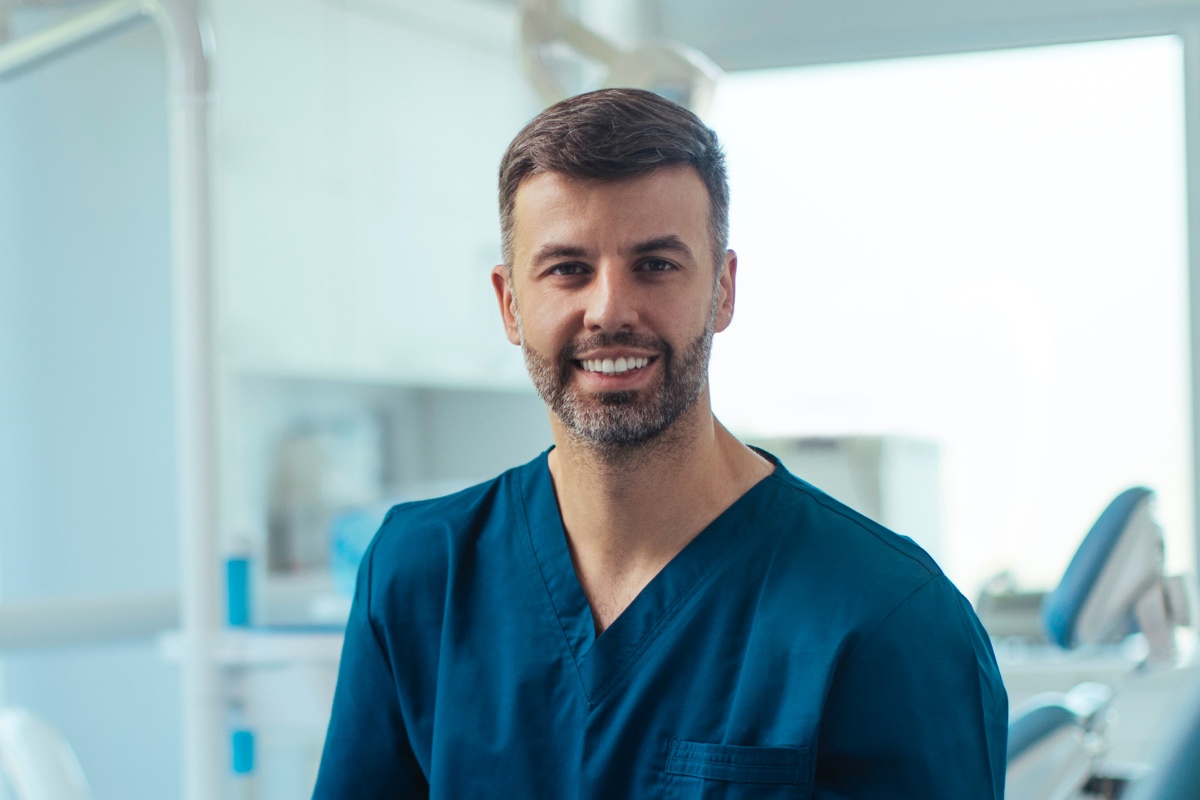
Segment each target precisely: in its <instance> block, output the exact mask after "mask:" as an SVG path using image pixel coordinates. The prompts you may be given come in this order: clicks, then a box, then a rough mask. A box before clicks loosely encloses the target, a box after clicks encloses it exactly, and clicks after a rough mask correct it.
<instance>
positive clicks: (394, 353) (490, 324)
mask: <svg viewBox="0 0 1200 800" xmlns="http://www.w3.org/2000/svg"><path fill="white" fill-rule="evenodd" d="M214 5H215V8H214V18H215V25H216V31H217V40H218V42H219V48H218V50H217V55H216V59H215V61H214V69H215V76H216V80H215V88H216V92H217V98H218V105H217V114H216V118H215V127H214V136H213V141H214V165H215V175H214V179H215V183H216V215H215V220H216V225H215V228H216V229H215V234H216V241H217V248H216V257H217V270H218V275H219V279H220V283H219V298H220V301H219V307H220V323H221V324H220V326H219V329H220V331H221V334H220V335H221V340H220V352H221V354H222V355H223V356H224V357H225V358H226V359H232V360H234V361H236V363H238V364H239V365H243V366H246V367H249V368H251V369H258V370H262V371H265V372H272V373H288V374H296V375H304V376H308V377H339V376H340V377H356V378H374V379H380V380H402V381H405V382H412V383H420V384H425V385H431V384H433V385H436V384H447V385H460V386H461V385H473V386H480V385H488V386H493V387H505V386H507V387H513V386H519V385H523V384H524V381H525V378H524V370H523V368H522V364H521V358H520V353H519V351H518V350H517V348H514V347H513V346H512V345H510V344H509V343H508V342H507V341H506V340H505V339H504V336H503V334H502V331H501V327H500V323H499V313H498V311H497V308H496V301H495V299H494V295H493V292H492V289H491V283H490V279H489V272H490V269H491V267H492V266H493V265H494V264H495V263H496V262H497V261H498V260H499V224H498V216H497V210H496V173H497V167H498V165H499V161H500V158H501V156H502V155H503V151H504V148H505V147H506V146H507V144H508V142H509V141H510V140H511V139H512V137H513V136H514V135H515V134H516V133H517V131H518V130H520V128H521V126H522V125H524V123H525V122H526V121H527V120H528V119H529V118H530V117H532V116H533V114H535V113H536V112H537V110H538V106H537V105H536V103H535V101H534V99H533V96H532V92H531V91H530V90H529V89H528V88H527V84H526V81H525V79H524V77H523V76H522V74H521V72H520V68H519V64H518V59H517V46H516V41H517V30H516V11H515V9H513V8H511V7H508V6H504V5H501V4H496V3H489V2H479V1H472V0H454V2H439V3H436V4H421V5H418V4H416V3H410V2H403V1H401V0H385V1H383V2H356V1H352V2H345V3H338V4H334V3H332V2H318V1H317V0H287V1H286V2H284V0H256V1H255V2H246V0H218V1H217V2H216V3H215V4H214Z"/></svg>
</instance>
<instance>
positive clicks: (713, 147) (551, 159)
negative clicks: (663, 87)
mask: <svg viewBox="0 0 1200 800" xmlns="http://www.w3.org/2000/svg"><path fill="white" fill-rule="evenodd" d="M676 165H689V166H691V167H694V168H695V170H696V172H698V173H699V174H700V178H701V180H703V181H704V185H705V187H706V188H707V189H708V199H709V234H710V237H711V239H712V246H713V261H714V262H715V264H716V267H717V272H718V273H719V272H720V265H721V263H722V262H723V260H724V257H725V251H726V248H727V247H728V245H729V180H728V178H727V177H726V175H725V154H724V153H723V152H722V151H721V144H720V142H718V141H717V135H716V134H715V133H713V132H712V131H711V130H710V129H709V128H708V127H706V126H705V125H704V123H703V122H701V121H700V118H699V117H697V116H696V115H695V114H693V113H692V112H691V111H688V110H687V109H686V108H684V107H683V106H680V105H677V104H675V103H672V102H671V101H670V100H666V99H664V98H662V97H660V96H658V95H656V94H654V93H653V92H647V91H644V90H641V89H601V90H599V91H596V92H588V93H587V94H581V95H577V96H575V97H570V98H567V99H566V100H563V101H562V102H560V103H556V104H555V105H552V106H550V108H547V109H546V110H545V111H543V112H542V113H540V114H538V115H537V116H536V117H534V118H533V120H532V121H530V123H529V124H528V125H526V126H525V127H524V128H523V129H522V130H521V132H520V133H518V134H517V137H516V138H515V139H513V141H512V144H510V145H509V146H508V150H507V151H506V152H505V153H504V158H503V159H501V161H500V234H501V242H502V246H503V253H504V263H505V265H506V266H507V267H508V268H509V269H511V268H512V257H513V252H512V248H513V241H512V240H513V208H514V206H515V205H516V198H517V189H518V188H520V185H521V181H523V180H524V179H525V178H527V177H529V176H531V175H537V174H539V173H542V172H559V173H562V174H564V175H567V176H569V177H573V178H593V179H598V180H619V179H622V178H631V177H635V176H638V175H643V174H646V173H650V172H653V171H655V170H657V169H662V168H663V167H670V166H676Z"/></svg>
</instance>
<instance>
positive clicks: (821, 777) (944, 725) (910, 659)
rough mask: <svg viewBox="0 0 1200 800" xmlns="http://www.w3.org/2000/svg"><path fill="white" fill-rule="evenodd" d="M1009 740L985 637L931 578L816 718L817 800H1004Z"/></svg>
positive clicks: (845, 674)
mask: <svg viewBox="0 0 1200 800" xmlns="http://www.w3.org/2000/svg"><path fill="white" fill-rule="evenodd" d="M1007 736H1008V697H1007V694H1006V693H1005V691H1004V684H1003V681H1002V680H1001V677H1000V673H999V670H998V668H997V667H996V661H995V657H994V656H993V653H992V648H991V645H990V643H989V642H988V639H987V635H986V633H985V632H984V630H983V627H982V626H981V625H980V624H979V620H978V618H977V617H976V616H975V613H974V611H973V610H972V609H971V607H970V605H969V604H968V603H967V601H966V599H965V598H963V596H962V595H961V594H959V593H958V591H957V590H955V589H954V587H953V585H951V584H950V583H949V581H947V580H946V579H945V578H944V577H942V576H937V577H934V578H931V579H930V580H929V581H928V582H927V583H925V584H923V585H922V586H921V587H920V588H918V589H916V590H915V591H914V592H913V593H912V594H911V595H909V596H908V598H907V599H905V600H904V601H903V602H902V603H901V604H900V605H899V606H898V607H897V608H896V609H895V610H893V611H892V613H891V614H890V615H889V616H888V617H887V618H885V619H884V620H883V621H882V622H881V623H880V624H879V626H878V627H877V628H876V629H875V630H874V631H873V632H872V633H870V634H869V635H868V637H867V638H866V639H865V640H864V641H863V642H862V643H861V644H860V645H858V647H857V649H855V650H854V651H852V652H851V653H849V654H848V655H847V656H846V658H845V661H844V663H843V664H842V666H841V668H840V669H839V671H838V673H837V675H836V677H835V679H834V682H833V684H832V686H831V687H830V690H829V694H828V696H827V699H826V704H825V709H824V713H823V715H822V722H821V729H820V734H819V741H818V754H817V774H816V779H817V792H816V794H815V797H816V798H820V799H821V800H834V798H853V799H854V800H872V798H880V799H881V800H882V799H883V798H886V799H887V800H904V799H906V798H912V800H918V799H919V800H962V798H966V797H970V798H973V800H1003V797H1004V771H1005V749H1006V743H1007Z"/></svg>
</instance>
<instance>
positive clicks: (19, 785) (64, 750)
mask: <svg viewBox="0 0 1200 800" xmlns="http://www.w3.org/2000/svg"><path fill="white" fill-rule="evenodd" d="M0 768H2V769H3V771H4V775H5V776H6V777H7V778H8V780H9V783H10V785H11V786H12V789H13V791H14V792H15V793H16V798H17V800H92V792H91V789H89V788H88V783H87V779H86V778H84V776H83V769H82V768H81V767H80V766H79V761H78V759H76V758H75V752H74V751H73V750H72V749H71V746H70V745H68V744H67V742H66V740H65V739H63V738H62V736H61V735H60V734H59V733H58V731H56V730H55V729H54V728H53V727H51V726H50V725H49V724H47V723H46V722H43V721H42V720H40V719H38V718H37V717H35V716H33V715H32V714H30V713H29V712H28V711H26V710H25V709H22V708H6V709H0Z"/></svg>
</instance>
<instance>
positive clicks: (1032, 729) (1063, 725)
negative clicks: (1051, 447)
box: [1005, 487, 1200, 800]
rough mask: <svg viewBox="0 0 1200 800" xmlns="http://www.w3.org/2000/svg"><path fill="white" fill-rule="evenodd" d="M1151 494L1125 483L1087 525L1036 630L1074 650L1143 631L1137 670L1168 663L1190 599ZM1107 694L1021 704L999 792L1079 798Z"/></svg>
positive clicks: (1016, 797) (1036, 798) (1021, 799)
mask: <svg viewBox="0 0 1200 800" xmlns="http://www.w3.org/2000/svg"><path fill="white" fill-rule="evenodd" d="M1153 501H1154V493H1153V492H1152V491H1151V490H1149V489H1145V488H1142V487H1136V488H1133V489H1128V490H1126V491H1124V492H1122V493H1121V494H1120V495H1118V496H1117V497H1116V499H1114V500H1113V501H1112V502H1111V503H1109V505H1108V507H1107V508H1106V509H1104V512H1103V513H1102V514H1101V515H1100V517H1099V518H1098V519H1097V520H1096V523H1095V524H1094V525H1093V526H1092V529H1091V530H1090V531H1088V534H1087V536H1085V537H1084V540H1083V543H1082V544H1080V546H1079V549H1078V550H1076V551H1075V555H1074V557H1072V559H1071V563H1070V564H1069V565H1068V566H1067V570H1066V572H1065V573H1063V577H1062V580H1061V581H1060V582H1059V584H1058V587H1057V588H1055V589H1054V591H1053V592H1051V593H1050V594H1049V595H1047V597H1046V599H1045V601H1044V602H1043V604H1042V629H1043V630H1044V632H1045V634H1046V637H1047V638H1048V639H1049V640H1050V641H1051V642H1052V643H1053V644H1056V645H1058V646H1059V647H1061V648H1063V649H1065V650H1076V649H1079V648H1084V647H1089V646H1096V645H1105V644H1114V643H1119V642H1121V641H1122V640H1124V639H1125V638H1126V637H1127V636H1128V635H1130V634H1132V633H1138V632H1140V633H1142V634H1143V635H1144V636H1145V638H1146V642H1147V645H1148V647H1149V652H1148V654H1147V656H1146V658H1145V660H1144V661H1143V662H1142V663H1141V664H1139V665H1138V666H1137V667H1136V668H1135V669H1139V670H1144V669H1149V668H1151V667H1153V666H1155V665H1164V664H1170V663H1172V662H1173V660H1174V658H1175V637H1174V627H1175V626H1176V625H1183V624H1188V623H1189V622H1190V618H1191V613H1190V610H1189V609H1190V599H1189V595H1188V593H1187V591H1186V590H1187V586H1186V584H1185V582H1184V579H1183V578H1182V576H1176V577H1172V578H1167V577H1165V576H1164V574H1163V569H1164V561H1163V535H1162V528H1161V527H1159V525H1158V523H1157V522H1156V521H1155V519H1154V516H1153V513H1152V505H1153ZM1112 697H1113V692H1112V690H1111V689H1109V688H1108V687H1105V686H1102V685H1099V684H1093V683H1085V684H1080V685H1079V686H1077V687H1075V688H1074V689H1072V690H1071V691H1070V692H1068V693H1066V694H1045V695H1039V696H1036V697H1034V698H1032V699H1030V700H1029V701H1028V702H1027V703H1025V704H1024V705H1022V706H1021V707H1020V708H1018V709H1017V710H1016V711H1015V713H1014V715H1013V719H1012V721H1011V722H1010V724H1009V744H1008V769H1007V777H1006V785H1007V789H1006V790H1005V797H1006V798H1009V800H1061V799H1063V798H1069V797H1073V796H1075V795H1076V794H1077V793H1078V792H1079V791H1080V789H1081V788H1082V787H1083V785H1084V784H1085V783H1086V782H1087V781H1088V779H1089V778H1090V777H1092V776H1093V774H1094V771H1095V768H1096V766H1097V764H1098V761H1099V759H1100V758H1101V757H1102V756H1103V751H1104V740H1105V737H1104V733H1105V732H1104V725H1105V721H1106V718H1107V710H1108V706H1109V703H1110V701H1111V700H1112ZM1198 797H1200V795H1198Z"/></svg>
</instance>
